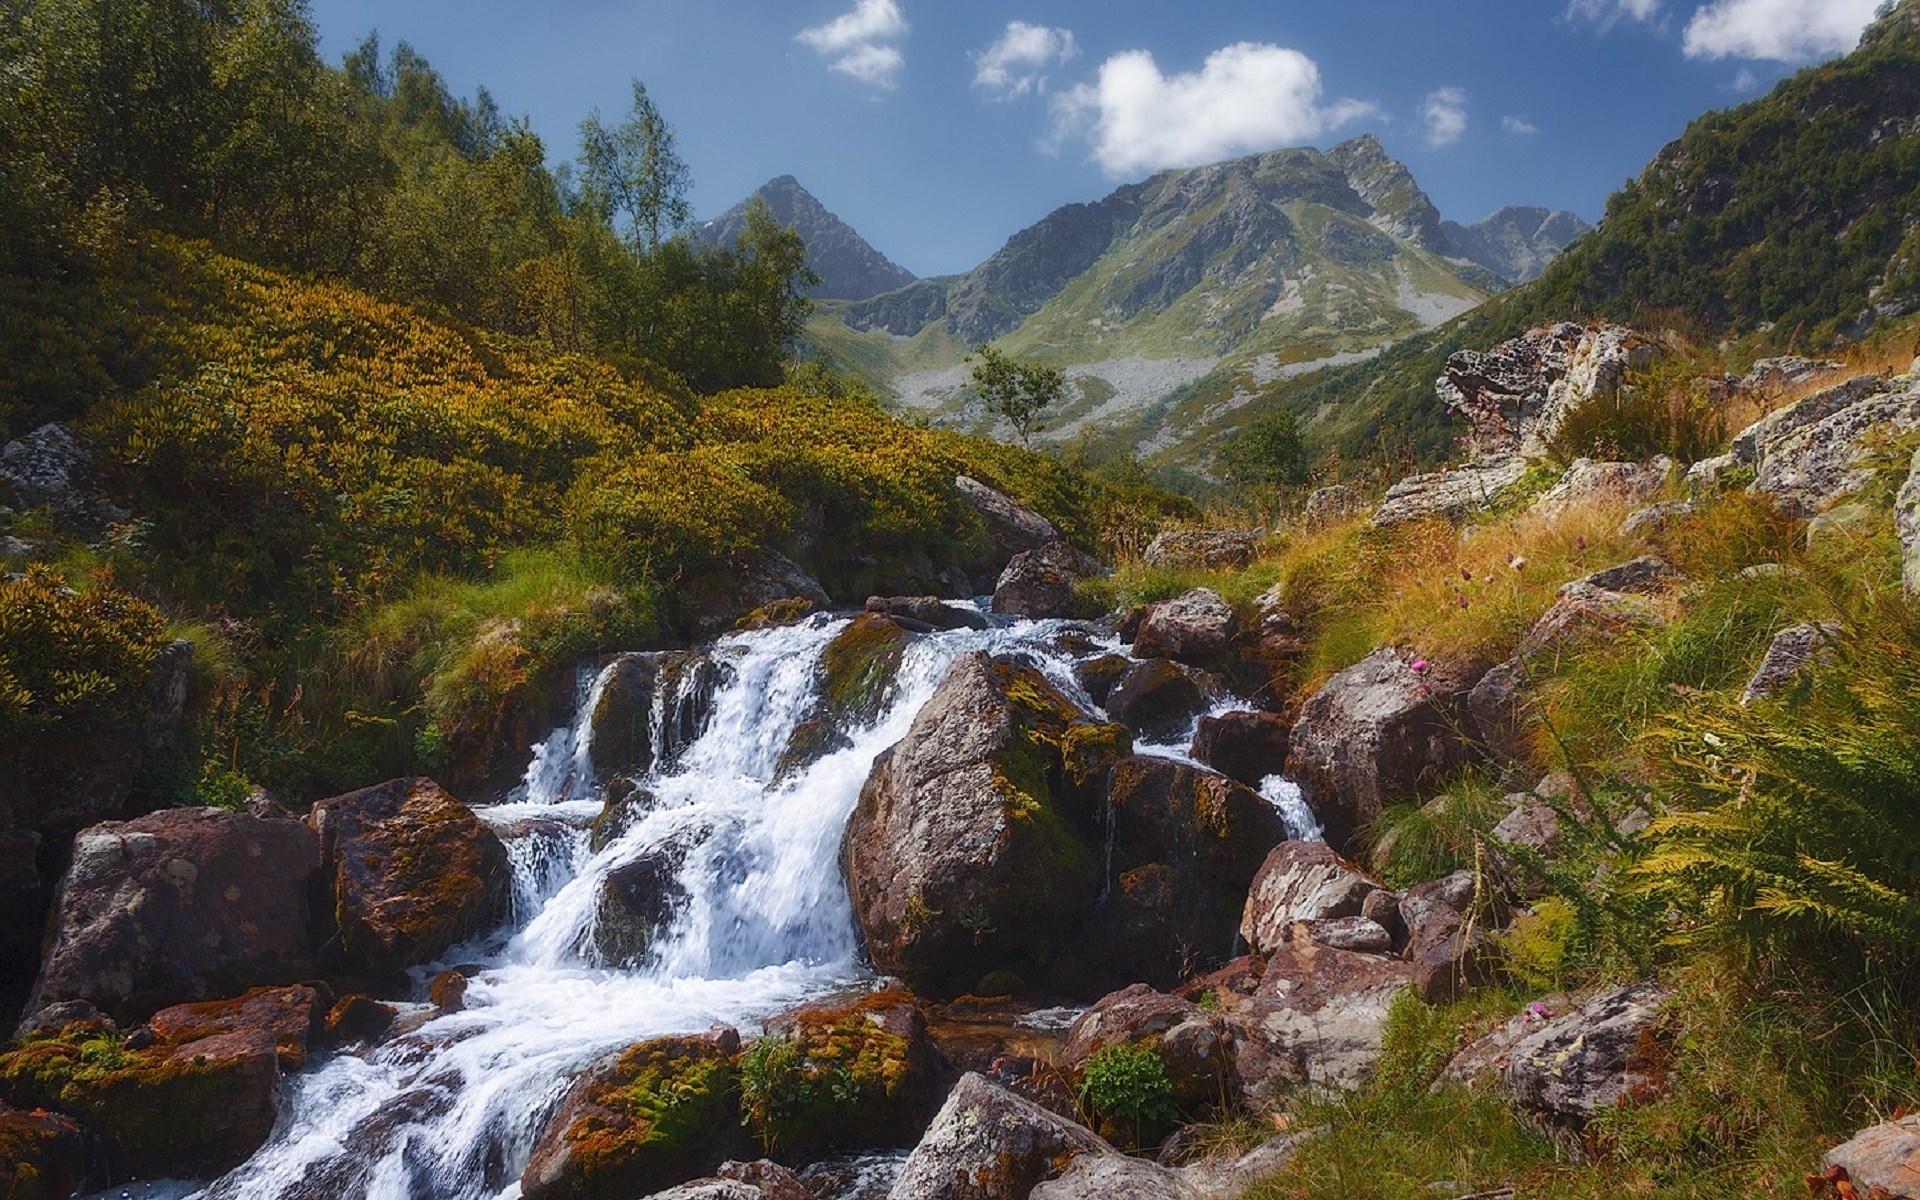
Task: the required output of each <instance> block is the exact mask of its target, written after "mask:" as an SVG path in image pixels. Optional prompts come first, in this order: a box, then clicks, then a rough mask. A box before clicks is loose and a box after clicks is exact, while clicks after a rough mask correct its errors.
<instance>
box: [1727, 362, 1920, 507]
mask: <svg viewBox="0 0 1920 1200" xmlns="http://www.w3.org/2000/svg"><path fill="white" fill-rule="evenodd" d="M1915 428H1920V379H1916V378H1913V377H1910V376H1902V377H1897V378H1894V379H1890V380H1889V379H1881V378H1880V377H1878V376H1874V375H1867V376H1862V377H1861V378H1858V379H1852V380H1849V381H1847V382H1846V383H1842V384H1838V385H1836V386H1834V387H1832V388H1828V389H1826V390H1824V391H1821V392H1818V393H1815V394H1814V395H1812V396H1808V397H1807V398H1806V399H1804V400H1801V401H1800V402H1799V403H1797V404H1793V405H1790V406H1788V407H1787V408H1784V409H1781V410H1780V411H1778V412H1775V413H1772V414H1769V415H1768V416H1766V417H1762V418H1761V419H1760V420H1759V421H1757V422H1755V423H1754V424H1753V425H1751V426H1749V427H1748V428H1747V429H1746V430H1744V431H1742V432H1741V433H1740V434H1739V435H1738V436H1736V437H1735V438H1734V441H1733V454H1734V458H1735V460H1736V462H1740V463H1750V464H1752V465H1753V466H1754V468H1755V476H1754V482H1753V485H1752V490H1753V491H1755V492H1757V493H1759V494H1761V495H1765V496H1769V497H1771V498H1772V499H1773V501H1774V503H1775V505H1776V506H1777V507H1779V509H1780V510H1781V511H1782V512H1785V513H1786V514H1788V515H1789V516H1795V517H1812V516H1815V515H1817V514H1819V513H1821V512H1823V511H1825V510H1827V509H1829V508H1832V507H1833V506H1834V505H1835V504H1837V503H1838V502H1839V501H1841V500H1842V499H1844V498H1846V497H1848V496H1851V495H1853V494H1854V493H1856V492H1858V491H1860V490H1861V489H1862V488H1864V487H1866V486H1867V485H1868V484H1869V483H1871V482H1872V480H1873V472H1874V463H1873V460H1874V456H1875V455H1876V454H1877V453H1878V452H1879V446H1880V444H1882V443H1883V442H1884V441H1885V440H1886V439H1888V438H1893V437H1898V436H1901V435H1903V434H1907V433H1910V432H1912V431H1913V430H1914V429H1915Z"/></svg>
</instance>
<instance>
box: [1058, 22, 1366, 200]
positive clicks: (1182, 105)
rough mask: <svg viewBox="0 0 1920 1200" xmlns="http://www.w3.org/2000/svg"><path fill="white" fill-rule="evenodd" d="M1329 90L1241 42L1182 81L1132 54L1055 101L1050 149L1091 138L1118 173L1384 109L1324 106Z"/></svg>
mask: <svg viewBox="0 0 1920 1200" xmlns="http://www.w3.org/2000/svg"><path fill="white" fill-rule="evenodd" d="M1321 93H1322V87H1321V83H1320V68H1319V67H1318V66H1317V65H1316V64H1315V63H1314V61H1313V60H1312V59H1311V58H1308V57H1307V56H1306V55H1304V54H1302V53H1300V52H1299V51H1298V50H1290V49H1287V48H1285V47H1283V46H1274V45H1268V44H1264V43H1256V42H1240V43H1237V44H1235V45H1232V46H1227V47H1225V48H1223V49H1220V50H1216V51H1214V52H1213V53H1212V54H1210V55H1208V56H1207V60H1206V62H1205V63H1203V64H1202V65H1201V67H1200V69H1199V70H1198V71H1191V72H1187V73H1185V74H1178V75H1166V74H1163V73H1162V72H1161V70H1160V67H1159V65H1158V64H1157V63H1155V62H1154V59H1153V55H1152V54H1151V53H1149V52H1148V51H1145V50H1130V51H1127V52H1126V53H1123V54H1116V55H1114V56H1113V57H1112V58H1109V59H1107V61H1106V62H1104V63H1101V64H1100V73H1099V77H1098V80H1097V81H1096V82H1094V83H1083V84H1080V85H1079V86H1077V87H1075V88H1073V89H1072V90H1071V91H1068V92H1063V93H1061V94H1060V95H1058V96H1057V97H1055V99H1054V105H1053V111H1054V128H1053V134H1052V136H1051V137H1050V138H1049V139H1048V141H1047V143H1045V145H1046V146H1047V147H1048V148H1050V149H1053V150H1055V151H1056V152H1057V151H1058V149H1059V148H1060V146H1061V145H1063V144H1064V143H1065V142H1066V141H1067V140H1068V139H1070V138H1075V137H1084V138H1086V140H1087V143H1088V145H1089V147H1090V148H1091V150H1092V156H1093V159H1094V161H1095V162H1098V163H1099V164H1100V166H1101V168H1102V169H1104V170H1105V171H1106V172H1107V173H1108V174H1109V175H1116V176H1118V175H1127V174H1130V173H1133V172H1137V171H1141V170H1153V169H1158V168H1162V167H1187V166H1194V165H1196V164H1199V163H1204V162H1211V161H1213V160H1215V159H1219V158H1226V157H1229V156H1231V155H1234V154H1244V153H1249V152H1251V151H1257V150H1271V149H1275V148H1277V147H1280V146H1285V145H1289V144H1297V143H1300V142H1303V141H1307V140H1310V139H1313V138H1316V137H1318V136H1320V135H1321V134H1323V133H1325V132H1327V131H1328V130H1331V129H1336V128H1338V127H1339V126H1341V125H1344V124H1346V123H1348V122H1349V121H1353V120H1355V119H1357V118H1359V117H1363V116H1367V115H1370V114H1373V113H1375V112H1376V111H1377V109H1376V108H1375V107H1374V105H1372V104H1370V103H1367V102H1365V101H1361V100H1344V99H1343V100H1335V101H1332V102H1331V103H1322V101H1321Z"/></svg>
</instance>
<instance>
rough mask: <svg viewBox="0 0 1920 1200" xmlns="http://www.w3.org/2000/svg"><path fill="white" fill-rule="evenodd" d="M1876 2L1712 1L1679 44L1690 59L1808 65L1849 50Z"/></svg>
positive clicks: (1865, 0)
mask: <svg viewBox="0 0 1920 1200" xmlns="http://www.w3.org/2000/svg"><path fill="white" fill-rule="evenodd" d="M1879 6H1880V0H1714V2H1713V3H1711V4H1708V5H1706V6H1704V7H1702V8H1700V9H1698V10H1696V11H1695V12H1694V14H1693V19H1692V20H1690V21H1688V22H1687V30H1686V33H1685V34H1684V35H1682V37H1681V40H1680V46H1681V49H1683V50H1685V51H1686V54H1687V57H1688V58H1755V59H1769V60H1772V61H1774V62H1789V63H1797V62H1806V61H1808V60H1810V59H1815V58H1820V57H1823V56H1825V55H1828V54H1838V53H1840V52H1842V51H1846V50H1851V49H1853V46H1854V43H1856V42H1858V41H1859V40H1860V31H1861V30H1863V29H1865V28H1866V27H1867V23H1868V22H1870V21H1872V20H1873V15H1874V11H1875V10H1876V9H1878V8H1879Z"/></svg>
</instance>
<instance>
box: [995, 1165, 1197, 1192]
mask: <svg viewBox="0 0 1920 1200" xmlns="http://www.w3.org/2000/svg"><path fill="white" fill-rule="evenodd" d="M1030 1195H1031V1197H1032V1198H1033V1200H1107V1198H1108V1197H1115V1196H1125V1197H1127V1198H1128V1200H1199V1198H1200V1197H1201V1196H1202V1195H1203V1193H1202V1192H1200V1191H1199V1190H1198V1189H1196V1188H1195V1187H1194V1186H1193V1185H1192V1184H1191V1183H1190V1182H1189V1181H1188V1179H1187V1176H1186V1175H1185V1173H1184V1172H1182V1171H1179V1170H1176V1169H1175V1168H1173V1167H1163V1166H1161V1165H1160V1164H1159V1163H1155V1162H1148V1161H1147V1160H1145V1159H1140V1158H1129V1157H1128V1156H1126V1155H1124V1154H1083V1155H1081V1156H1080V1157H1079V1158H1076V1159H1074V1160H1073V1165H1072V1166H1069V1167H1068V1168H1067V1170H1066V1173H1065V1174H1064V1175H1062V1176H1060V1178H1058V1179H1054V1180H1050V1181H1048V1182H1046V1183H1042V1184H1040V1185H1039V1186H1038V1187H1036V1188H1034V1189H1033V1191H1032V1192H1031V1193H1030Z"/></svg>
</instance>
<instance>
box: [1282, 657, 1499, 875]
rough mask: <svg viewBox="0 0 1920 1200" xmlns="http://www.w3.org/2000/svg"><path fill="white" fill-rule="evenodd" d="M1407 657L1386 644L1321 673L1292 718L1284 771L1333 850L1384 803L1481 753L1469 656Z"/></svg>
mask: <svg viewBox="0 0 1920 1200" xmlns="http://www.w3.org/2000/svg"><path fill="white" fill-rule="evenodd" d="M1416 661H1421V660H1415V659H1413V658H1411V657H1410V656H1407V655H1405V654H1403V653H1402V652H1400V651H1399V650H1396V649H1393V648H1392V647H1383V648H1381V649H1379V650H1376V651H1374V652H1373V653H1372V654H1370V655H1368V656H1367V657H1366V658H1364V659H1361V660H1360V661H1359V662H1358V663H1355V664H1354V665H1353V666H1351V667H1348V668H1347V669H1346V670H1344V671H1342V672H1340V673H1339V674H1337V675H1335V676H1334V677H1333V678H1332V679H1330V680H1328V682H1327V685H1326V686H1325V687H1323V688H1321V689H1320V690H1319V691H1318V692H1316V693H1315V694H1314V695H1313V697H1312V698H1311V699H1309V700H1308V701H1307V702H1306V704H1305V705H1303V706H1302V707H1301V710H1300V717H1299V720H1297V721H1295V722H1294V726H1293V735H1292V744H1291V747H1290V750H1289V753H1288V758H1287V765H1288V770H1287V774H1288V775H1289V776H1291V777H1292V778H1293V779H1295V780H1297V781H1298V782H1299V783H1300V786H1301V790H1302V792H1303V794H1304V795H1305V797H1306V800H1307V803H1308V805H1309V806H1310V807H1311V808H1312V809H1313V812H1314V815H1315V816H1316V817H1318V818H1319V820H1320V824H1321V825H1322V826H1323V827H1324V828H1325V829H1326V833H1327V841H1328V842H1329V843H1331V844H1332V845H1333V846H1334V847H1336V848H1342V847H1347V846H1349V845H1350V844H1351V842H1352V839H1353V837H1354V834H1355V833H1356V832H1357V831H1358V830H1359V829H1360V828H1361V827H1362V826H1363V825H1365V824H1366V823H1367V822H1368V821H1371V820H1372V819H1373V818H1375V817H1377V816H1379V815H1380V812H1381V810H1382V809H1383V808H1384V807H1385V806H1386V804H1387V803H1388V802H1389V801H1391V800H1393V799H1396V798H1398V797H1400V796H1404V795H1407V794H1410V793H1412V792H1413V791H1415V790H1416V789H1417V788H1418V787H1420V786H1421V785H1422V784H1426V783H1431V782H1435V781H1438V780H1440V779H1443V778H1444V777H1445V776H1446V775H1448V774H1449V773H1451V772H1452V771H1454V770H1456V769H1457V768H1459V767H1461V766H1464V765H1465V764H1467V763H1469V762H1471V761H1473V759H1474V758H1476V757H1477V756H1478V755H1479V753H1480V751H1479V747H1478V746H1477V744H1476V738H1477V733H1476V731H1475V729H1474V727H1473V718H1472V716H1471V714H1470V713H1469V712H1468V708H1467V696H1468V693H1469V692H1470V691H1471V690H1472V688H1473V685H1474V684H1476V683H1478V682H1479V680H1480V677H1481V676H1482V675H1484V674H1485V673H1486V670H1487V668H1486V666H1485V665H1484V664H1478V663H1427V664H1426V669H1425V670H1423V671H1415V670H1414V669H1413V666H1414V663H1415V662H1416Z"/></svg>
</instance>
